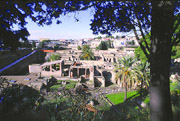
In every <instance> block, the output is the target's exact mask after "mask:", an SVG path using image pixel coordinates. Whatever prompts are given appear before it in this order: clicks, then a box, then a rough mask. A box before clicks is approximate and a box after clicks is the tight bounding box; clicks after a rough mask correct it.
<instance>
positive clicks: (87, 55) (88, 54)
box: [81, 45, 94, 60]
mask: <svg viewBox="0 0 180 121" xmlns="http://www.w3.org/2000/svg"><path fill="white" fill-rule="evenodd" d="M81 59H82V60H94V53H93V52H92V50H91V49H90V47H89V46H88V45H84V46H83V47H82V55H81Z"/></svg>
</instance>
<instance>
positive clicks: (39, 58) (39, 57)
mask: <svg viewBox="0 0 180 121" xmlns="http://www.w3.org/2000/svg"><path fill="white" fill-rule="evenodd" d="M44 57H45V53H44V52H42V51H37V52H35V53H34V54H32V55H30V56H29V57H27V58H25V59H23V60H21V61H20V62H18V63H17V64H15V65H13V66H11V67H10V68H8V69H6V70H4V71H2V72H1V73H0V75H25V74H27V73H29V69H28V66H29V65H30V64H33V63H36V64H37V63H43V62H44Z"/></svg>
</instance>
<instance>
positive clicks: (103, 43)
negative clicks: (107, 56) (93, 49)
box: [99, 41, 108, 50]
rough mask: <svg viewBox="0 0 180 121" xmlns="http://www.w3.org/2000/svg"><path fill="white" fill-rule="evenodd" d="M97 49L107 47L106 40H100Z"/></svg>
mask: <svg viewBox="0 0 180 121" xmlns="http://www.w3.org/2000/svg"><path fill="white" fill-rule="evenodd" d="M99 49H100V50H107V49H108V45H107V42H105V41H101V43H100V44H99Z"/></svg>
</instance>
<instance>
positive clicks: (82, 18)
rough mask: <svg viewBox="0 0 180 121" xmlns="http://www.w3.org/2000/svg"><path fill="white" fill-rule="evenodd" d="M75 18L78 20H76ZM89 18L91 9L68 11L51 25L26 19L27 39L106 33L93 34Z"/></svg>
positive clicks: (74, 37) (80, 36) (90, 36)
mask: <svg viewBox="0 0 180 121" xmlns="http://www.w3.org/2000/svg"><path fill="white" fill-rule="evenodd" d="M74 16H76V18H77V19H78V20H79V21H76V19H75V18H74ZM91 19H93V9H88V10H86V11H81V12H78V13H69V14H67V15H65V16H61V17H60V20H61V21H62V23H60V24H56V20H53V23H52V24H51V25H44V26H38V25H37V24H36V23H35V22H33V21H31V20H30V19H27V22H28V24H27V25H26V27H27V30H28V31H29V33H30V36H29V37H28V39H29V40H39V39H40V38H49V39H83V38H94V37H98V36H106V35H102V34H99V35H94V34H93V32H92V30H90V27H91V26H90V23H91V21H90V20H91ZM120 34H122V33H116V34H113V36H116V35H120Z"/></svg>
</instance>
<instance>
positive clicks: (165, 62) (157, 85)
mask: <svg viewBox="0 0 180 121" xmlns="http://www.w3.org/2000/svg"><path fill="white" fill-rule="evenodd" d="M0 7H1V13H0V14H1V15H0V23H3V24H1V28H0V33H1V34H0V38H1V40H2V41H3V44H5V45H7V46H10V45H15V44H17V42H18V40H19V38H21V37H22V38H23V37H27V36H28V33H27V29H26V28H25V24H26V20H25V18H27V17H30V18H31V19H32V20H33V21H35V22H37V23H38V24H39V25H43V24H47V25H49V24H51V23H52V19H53V18H58V17H59V16H60V15H62V14H63V15H65V14H67V13H69V12H75V11H82V10H86V9H88V8H90V7H94V18H93V19H92V20H91V22H92V23H91V24H90V25H91V30H93V33H94V34H98V33H101V34H109V35H110V34H112V33H114V32H130V31H133V32H134V34H135V36H136V38H137V40H138V42H139V44H140V47H141V48H142V50H143V52H144V54H145V55H146V57H147V58H148V61H149V62H150V75H151V76H150V80H151V81H150V110H151V111H150V118H151V120H153V121H162V120H168V121H170V120H173V115H172V109H171V99H170V89H169V72H170V69H169V66H170V59H171V49H172V46H173V45H176V44H177V43H179V41H180V39H179V38H180V32H179V30H177V28H178V26H179V23H180V14H179V7H180V2H179V1H178V0H174V1H156V0H151V1H143V0H141V1H89V0H87V1H76V0H75V1H55V0H53V1H29V0H27V1H24V2H21V1H20V2H19V1H13V2H7V1H2V2H1V4H0ZM75 19H76V20H77V18H75ZM175 22H176V23H175ZM13 23H15V24H17V25H18V26H19V28H20V29H19V30H18V31H13V29H11V28H12V26H13ZM57 23H61V21H59V20H57ZM174 23H175V24H174ZM149 32H151V35H149V36H150V40H151V44H150V46H148V44H147V41H146V38H145V35H148V33H149ZM138 34H141V36H142V38H143V40H142V41H141V40H140V39H139V37H138ZM12 38H14V40H15V41H13V42H14V43H15V44H13V42H12ZM23 40H24V39H23ZM142 42H145V45H142ZM14 48H15V47H14ZM11 49H13V47H12V48H11ZM147 51H149V52H150V53H148V52H147ZM162 70H163V71H162Z"/></svg>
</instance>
